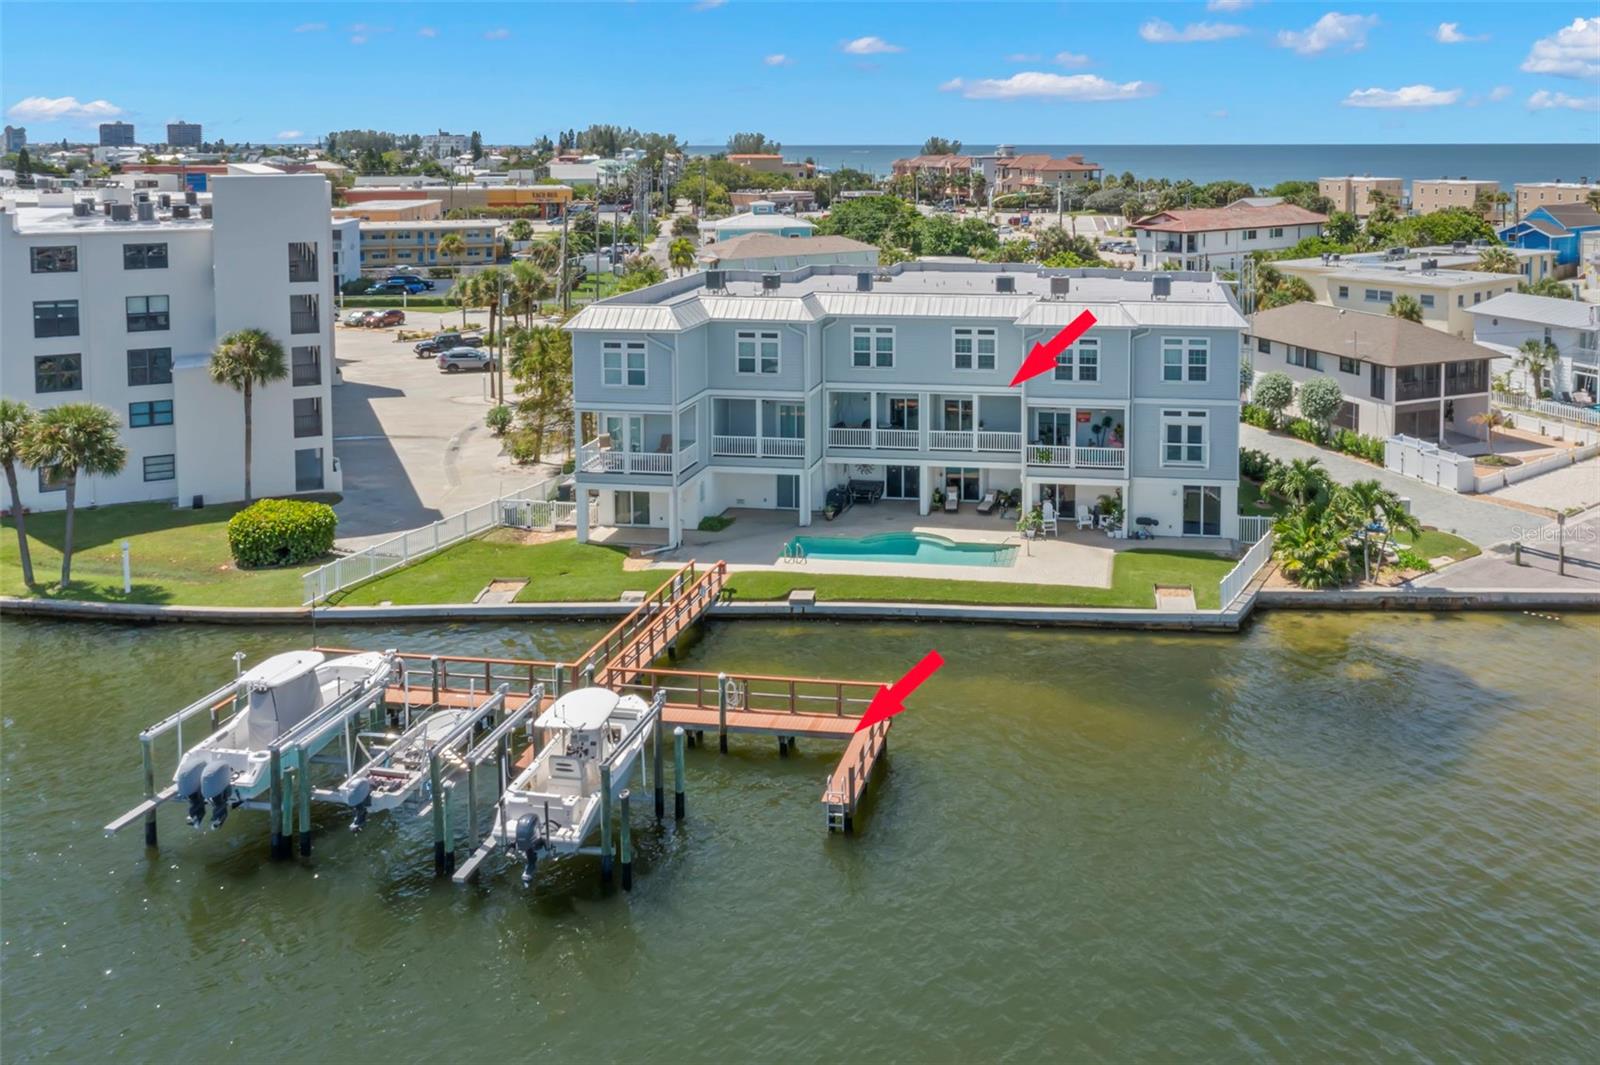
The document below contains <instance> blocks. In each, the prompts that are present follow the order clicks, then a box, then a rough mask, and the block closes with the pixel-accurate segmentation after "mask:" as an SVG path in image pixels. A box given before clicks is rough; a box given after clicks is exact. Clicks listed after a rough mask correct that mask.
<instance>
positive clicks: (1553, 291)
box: [1517, 277, 1573, 300]
mask: <svg viewBox="0 0 1600 1065" xmlns="http://www.w3.org/2000/svg"><path fill="white" fill-rule="evenodd" d="M1517 291H1518V292H1520V293H1522V294H1523V295H1524V296H1546V297H1548V298H1550V299H1554V300H1570V299H1572V298H1573V297H1572V286H1571V285H1569V284H1567V283H1566V282H1565V281H1560V280H1557V279H1556V278H1553V277H1541V278H1540V279H1539V280H1537V281H1535V282H1533V283H1532V284H1529V283H1528V282H1526V281H1519V282H1518V283H1517Z"/></svg>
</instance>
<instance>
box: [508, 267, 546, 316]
mask: <svg viewBox="0 0 1600 1065" xmlns="http://www.w3.org/2000/svg"><path fill="white" fill-rule="evenodd" d="M555 291H556V289H555V283H554V282H553V281H551V280H550V277H549V275H548V274H546V273H545V272H544V271H543V270H541V269H539V267H538V266H536V265H535V264H534V263H532V262H529V261H526V260H523V261H521V262H515V263H512V264H511V307H512V309H513V311H514V312H515V313H517V314H521V315H522V316H523V324H524V325H527V326H532V325H533V316H534V315H535V314H538V313H539V304H541V303H542V302H544V301H545V300H547V299H549V298H550V297H551V296H553V295H555Z"/></svg>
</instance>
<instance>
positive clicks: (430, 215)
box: [333, 189, 444, 222]
mask: <svg viewBox="0 0 1600 1065" xmlns="http://www.w3.org/2000/svg"><path fill="white" fill-rule="evenodd" d="M366 191H367V190H365V189H361V190H357V189H351V190H350V194H347V195H346V197H345V199H346V200H347V201H348V202H347V204H346V206H344V207H335V208H334V209H333V217H335V218H357V219H360V220H361V221H363V222H431V221H433V220H434V219H438V218H443V217H444V201H443V200H432V199H428V198H426V197H422V196H416V197H407V196H397V197H395V198H394V199H392V200H391V199H386V198H382V197H366V196H361V195H359V193H361V192H366Z"/></svg>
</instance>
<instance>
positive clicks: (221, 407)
mask: <svg viewBox="0 0 1600 1065" xmlns="http://www.w3.org/2000/svg"><path fill="white" fill-rule="evenodd" d="M210 184H211V189H212V192H211V194H210V195H209V196H205V197H202V196H200V195H199V194H195V193H190V194H187V195H186V194H183V193H178V194H176V195H173V194H167V193H143V192H138V191H135V190H132V189H121V188H108V189H96V190H92V191H82V190H80V191H74V192H59V193H38V194H36V195H34V196H33V197H32V198H30V199H28V200H25V201H24V200H22V199H21V198H14V199H10V200H8V201H7V202H6V203H5V205H4V207H3V212H0V309H3V314H0V352H3V355H0V390H3V392H4V394H5V395H6V396H7V397H9V398H12V399H19V400H23V401H25V402H27V403H29V404H31V405H32V406H34V407H36V408H44V407H50V406H54V405H56V404H60V403H70V402H93V403H99V404H102V405H104V406H106V407H109V408H110V409H111V410H112V411H114V412H115V413H116V415H117V417H118V419H119V420H120V421H121V422H122V430H121V438H122V442H123V444H124V445H126V447H127V449H128V462H127V466H126V467H125V468H124V469H123V471H122V472H121V473H120V474H117V475H116V476H112V477H85V478H83V479H82V480H81V481H80V482H79V485H78V503H79V505H82V506H96V505H105V504H108V503H129V502H137V501H149V500H175V501H178V502H180V503H181V504H182V505H184V506H189V505H191V504H193V503H194V502H196V501H197V500H203V501H204V502H206V503H217V502H226V501H230V500H237V499H241V498H243V496H244V425H243V419H244V401H243V399H242V398H241V397H240V395H239V394H238V393H237V392H235V391H233V390H232V389H231V388H228V387H226V386H224V385H218V384H215V383H214V382H212V380H211V377H210V374H209V372H208V369H207V366H208V363H209V361H210V358H211V353H212V352H213V351H214V350H215V349H216V347H217V342H218V340H219V339H220V338H221V337H223V336H225V335H226V334H228V333H232V332H234V331H236V330H240V329H263V330H266V331H267V332H268V333H270V334H271V335H272V336H273V337H274V338H276V339H277V341H278V342H279V343H280V344H282V345H283V347H284V350H285V352H286V354H287V355H288V357H289V359H288V361H289V365H290V376H289V377H288V378H287V379H286V380H283V381H280V382H276V383H273V384H269V385H266V386H263V387H258V388H257V389H256V390H255V396H254V403H253V406H252V410H253V417H252V424H253V440H252V453H253V462H252V486H253V488H254V491H255V493H256V494H257V495H258V496H269V495H272V496H281V495H291V494H293V493H296V492H325V491H326V492H336V491H338V490H339V488H340V476H339V468H338V464H337V462H336V461H335V459H334V455H333V424H332V422H333V405H332V391H331V387H330V386H331V385H332V382H333V376H334V365H335V363H334V357H333V354H334V353H333V312H334V306H335V305H334V271H333V263H332V258H331V249H330V244H331V243H332V241H331V240H330V233H329V228H328V225H329V215H328V211H329V185H328V182H327V180H326V179H324V178H322V177H319V176H317V175H293V176H291V175H275V176H267V177H246V176H232V177H217V178H214V179H213V180H212V181H211V183H210ZM141 197H147V198H141ZM20 487H21V491H22V503H23V505H24V506H27V507H30V508H33V509H35V510H50V509H57V508H60V507H61V506H62V505H63V502H64V500H63V496H62V487H63V486H62V484H61V482H60V481H58V480H56V479H55V478H53V477H52V476H51V474H50V472H49V471H47V470H39V471H25V472H24V474H23V476H22V478H21V486H20Z"/></svg>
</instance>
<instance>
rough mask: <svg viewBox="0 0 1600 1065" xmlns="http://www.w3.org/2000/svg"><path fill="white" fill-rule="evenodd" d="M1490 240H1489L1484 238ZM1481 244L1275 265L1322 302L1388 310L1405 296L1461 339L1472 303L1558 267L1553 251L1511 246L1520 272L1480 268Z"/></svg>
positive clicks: (1431, 322) (1431, 323)
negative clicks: (1306, 286) (1530, 250)
mask: <svg viewBox="0 0 1600 1065" xmlns="http://www.w3.org/2000/svg"><path fill="white" fill-rule="evenodd" d="M1484 244H1485V245H1487V242H1484ZM1482 250H1483V249H1482V248H1481V247H1474V246H1469V245H1467V244H1464V243H1463V244H1460V245H1453V246H1451V247H1448V248H1428V249H1421V248H1390V249H1388V250H1386V251H1374V252H1358V253H1354V254H1347V255H1322V256H1317V257H1315V258H1307V259H1279V260H1277V261H1275V262H1274V263H1273V264H1272V265H1273V266H1274V267H1275V268H1277V269H1278V270H1279V271H1280V272H1282V273H1283V274H1285V275H1287V276H1289V277H1298V278H1300V279H1301V280H1302V281H1304V282H1305V283H1306V284H1307V285H1308V286H1310V288H1311V294H1312V298H1313V299H1315V300H1316V302H1318V303H1325V304H1328V305H1329V306H1332V307H1340V308H1344V309H1346V310H1352V311H1370V312H1375V313H1387V312H1388V310H1389V308H1390V306H1392V305H1393V304H1394V302H1395V300H1397V299H1398V298H1400V297H1401V296H1410V297H1411V298H1413V299H1415V300H1416V301H1417V303H1418V304H1419V305H1420V306H1421V308H1422V324H1423V325H1426V326H1428V327H1429V328H1430V329H1438V330H1440V331H1442V332H1446V333H1450V334H1453V335H1454V336H1457V337H1461V338H1470V337H1471V336H1472V316H1471V315H1470V314H1468V313H1467V309H1468V308H1469V307H1473V306H1476V305H1477V304H1480V303H1482V302H1483V301H1485V300H1487V299H1492V298H1493V297H1495V296H1498V295H1500V294H1501V293H1502V292H1514V291H1516V288H1517V284H1518V282H1520V281H1523V280H1525V279H1527V278H1530V277H1531V278H1533V279H1538V278H1539V277H1543V276H1546V275H1547V274H1548V273H1549V271H1550V270H1553V269H1554V256H1553V255H1551V254H1549V253H1548V252H1545V253H1539V252H1524V251H1521V250H1518V249H1512V250H1513V252H1515V254H1516V256H1517V258H1518V259H1519V260H1520V264H1521V267H1522V269H1521V270H1520V271H1519V272H1518V273H1515V274H1499V273H1485V272H1484V271H1481V270H1478V269H1475V267H1476V266H1477V262H1478V253H1479V252H1480V251H1482Z"/></svg>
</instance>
